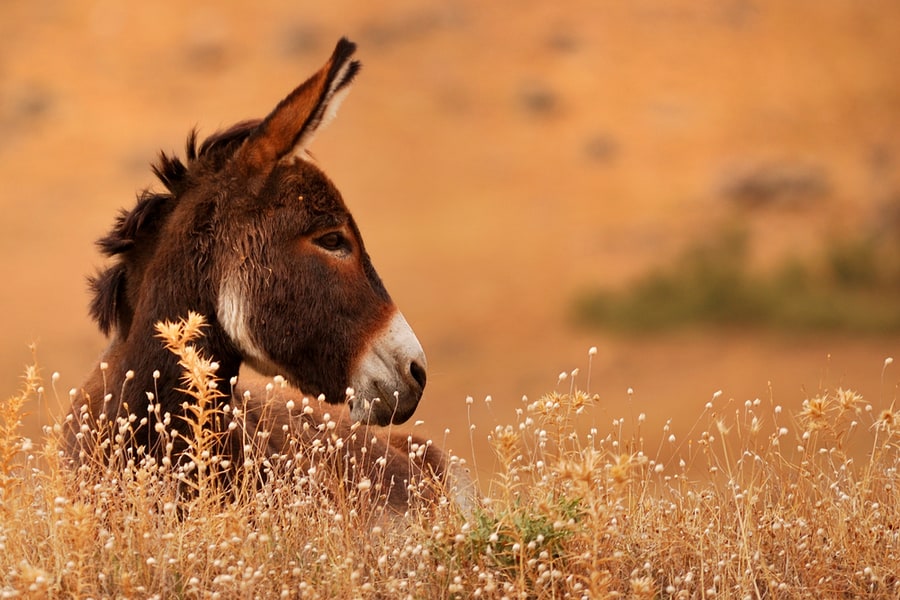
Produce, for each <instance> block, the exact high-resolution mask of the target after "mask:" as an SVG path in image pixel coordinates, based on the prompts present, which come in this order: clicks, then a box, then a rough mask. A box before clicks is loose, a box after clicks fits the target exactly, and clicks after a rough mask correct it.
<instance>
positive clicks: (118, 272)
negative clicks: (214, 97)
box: [88, 120, 260, 335]
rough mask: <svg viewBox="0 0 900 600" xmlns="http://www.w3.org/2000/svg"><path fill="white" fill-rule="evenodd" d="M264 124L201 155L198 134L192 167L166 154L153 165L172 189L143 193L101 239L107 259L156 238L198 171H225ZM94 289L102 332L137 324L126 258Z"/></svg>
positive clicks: (229, 133)
mask: <svg viewBox="0 0 900 600" xmlns="http://www.w3.org/2000/svg"><path fill="white" fill-rule="evenodd" d="M259 122H260V121H259V120H251V121H244V122H241V123H238V124H237V125H234V126H233V127H230V128H229V129H226V130H225V131H219V132H216V133H214V134H213V135H211V136H209V137H208V138H206V140H204V141H203V143H202V144H201V145H200V148H199V151H198V149H197V131H196V129H195V130H192V131H191V132H190V133H189V134H188V138H187V142H186V144H185V157H186V160H187V164H185V163H184V162H182V161H181V159H180V158H178V157H177V156H169V155H167V154H166V153H165V152H160V154H159V160H158V162H157V163H156V164H153V165H151V169H152V170H153V173H154V174H155V175H156V177H157V178H158V179H159V181H160V182H161V183H162V184H163V185H164V186H165V188H166V191H165V192H151V191H149V190H144V191H143V192H141V194H140V195H139V196H138V200H137V204H136V205H135V206H134V208H132V209H131V210H130V211H129V210H125V209H123V210H122V211H121V212H120V213H119V216H118V217H117V218H116V222H115V224H114V225H113V227H112V229H111V230H110V232H109V233H108V234H106V235H105V236H104V237H102V238H100V239H99V240H97V245H98V246H99V247H100V251H101V252H102V253H103V254H104V255H106V256H117V255H122V254H126V253H127V252H128V251H129V250H132V249H133V248H134V247H135V246H136V245H138V244H139V243H140V242H141V241H142V240H146V239H148V238H151V237H153V235H154V234H155V233H156V232H157V231H159V228H160V226H161V225H162V223H163V222H164V221H165V219H166V218H167V217H168V215H169V214H170V213H171V212H172V210H173V209H174V208H175V205H176V204H177V202H178V197H179V196H180V195H181V194H182V193H183V192H184V191H185V190H186V189H187V188H189V187H190V185H191V172H192V170H193V169H195V168H196V167H197V165H199V164H202V165H204V167H205V168H208V169H211V170H213V171H217V170H219V169H221V168H222V167H223V166H224V165H225V163H226V162H227V161H228V160H229V159H230V158H231V157H232V156H233V155H234V153H235V151H236V150H237V149H238V148H239V147H240V146H241V144H242V143H243V142H244V140H246V139H247V137H248V136H249V135H250V133H251V132H252V131H253V130H254V129H256V127H257V126H258V125H259ZM88 285H89V286H90V290H91V292H92V295H93V299H92V301H91V307H90V312H91V316H92V317H93V318H94V320H95V321H97V324H98V325H99V326H100V330H101V331H102V332H103V333H104V334H105V335H109V333H110V331H111V330H112V329H113V327H115V328H117V329H119V330H120V331H126V330H127V329H128V325H129V324H130V322H131V316H132V307H131V306H130V305H129V303H128V297H127V294H126V290H127V268H126V264H125V263H124V262H123V260H119V261H117V262H116V263H115V264H113V265H111V266H109V267H107V268H105V269H102V270H100V271H99V272H98V273H97V274H96V275H95V276H93V277H89V278H88Z"/></svg>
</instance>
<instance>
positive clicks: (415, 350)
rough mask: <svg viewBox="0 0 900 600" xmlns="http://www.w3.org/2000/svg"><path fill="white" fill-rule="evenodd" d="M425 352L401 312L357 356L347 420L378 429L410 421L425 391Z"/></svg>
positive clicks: (397, 312)
mask: <svg viewBox="0 0 900 600" xmlns="http://www.w3.org/2000/svg"><path fill="white" fill-rule="evenodd" d="M425 370H426V361H425V352H424V350H422V345H421V344H420V343H419V340H418V338H416V334H415V333H413V330H412V328H411V327H410V326H409V323H407V322H406V319H405V318H403V315H402V314H401V313H400V311H396V312H395V313H394V316H393V317H392V318H391V319H390V321H388V323H387V325H386V326H385V327H384V329H382V330H381V332H379V333H378V334H377V335H376V336H375V337H373V338H372V341H371V342H370V343H369V347H368V348H367V349H366V351H365V352H364V353H363V354H362V355H361V356H360V358H359V360H358V362H357V364H356V367H355V368H354V369H353V373H352V374H351V377H350V385H351V387H352V388H353V391H354V395H353V397H352V398H351V399H350V417H351V418H352V419H354V420H355V421H362V422H371V423H374V424H377V425H387V424H389V423H403V422H404V421H406V420H407V419H409V418H410V417H411V416H412V414H413V412H414V411H415V410H416V406H417V405H418V404H419V399H420V398H421V397H422V391H423V390H424V388H425Z"/></svg>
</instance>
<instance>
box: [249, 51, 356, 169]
mask: <svg viewBox="0 0 900 600" xmlns="http://www.w3.org/2000/svg"><path fill="white" fill-rule="evenodd" d="M355 50H356V44H354V43H353V42H351V41H349V40H347V39H346V38H341V40H340V41H339V42H338V43H337V46H335V48H334V53H333V54H332V55H331V58H330V59H328V62H327V63H325V66H323V67H322V68H321V69H320V70H319V71H318V72H317V73H316V74H315V75H313V76H312V77H310V78H309V79H307V80H306V81H304V82H303V83H302V84H300V86H299V87H298V88H297V89H295V90H294V91H293V92H291V93H290V95H288V97H287V98H285V99H284V100H282V101H281V102H280V103H279V104H278V106H276V107H275V110H273V111H272V112H271V113H270V114H269V116H267V117H266V118H265V119H263V121H262V123H260V124H259V127H258V128H257V129H256V131H254V132H253V133H252V134H251V135H250V137H248V138H247V141H246V142H244V145H243V146H242V147H241V148H240V150H238V153H237V155H236V158H237V159H238V164H242V163H243V164H246V165H248V166H249V167H251V168H252V169H254V170H257V171H268V170H269V169H271V167H272V166H273V165H274V164H275V163H276V162H277V161H279V160H281V159H282V158H284V157H285V156H288V155H292V154H300V153H302V152H303V151H304V150H305V149H306V148H307V147H308V146H309V143H310V142H311V141H312V138H313V136H315V134H316V131H318V130H319V129H320V128H321V127H323V126H324V125H326V124H327V123H328V122H329V121H330V120H331V119H333V118H334V116H335V115H336V114H337V109H338V107H339V106H340V104H341V101H342V100H343V99H344V98H345V97H346V95H347V92H349V91H350V83H351V82H352V81H353V77H354V76H355V75H356V73H357V72H358V71H359V66H360V65H359V62H358V61H355V60H350V57H351V56H353V52H354V51H355Z"/></svg>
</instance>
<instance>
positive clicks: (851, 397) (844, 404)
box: [835, 388, 863, 414]
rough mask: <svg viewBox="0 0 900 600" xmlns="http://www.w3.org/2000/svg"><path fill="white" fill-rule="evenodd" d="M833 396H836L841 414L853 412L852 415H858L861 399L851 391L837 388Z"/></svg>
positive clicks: (860, 409)
mask: <svg viewBox="0 0 900 600" xmlns="http://www.w3.org/2000/svg"><path fill="white" fill-rule="evenodd" d="M835 395H836V396H837V403H838V407H839V408H840V409H841V412H842V413H844V412H853V413H854V414H859V413H860V412H861V411H862V408H861V405H862V403H863V397H862V396H861V395H859V394H857V393H856V392H854V391H853V390H845V389H843V388H838V391H837V392H836V393H835Z"/></svg>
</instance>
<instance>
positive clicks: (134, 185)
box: [0, 0, 900, 468]
mask: <svg viewBox="0 0 900 600" xmlns="http://www.w3.org/2000/svg"><path fill="white" fill-rule="evenodd" d="M310 4H311V6H304V3H297V2H286V1H284V2H282V1H277V0H259V1H257V2H254V3H252V4H251V3H222V2H213V1H206V0H195V1H194V2H190V3H183V2H171V1H166V2H144V3H120V2H114V1H112V0H88V1H85V2H79V3H72V2H65V1H63V0H41V1H37V2H35V1H32V0H6V1H5V2H3V3H2V4H0V209H2V217H0V219H2V220H0V226H2V229H0V233H2V235H0V272H2V274H3V277H4V280H5V285H4V289H3V291H2V292H0V298H2V315H3V316H2V328H3V342H2V346H0V393H2V394H3V396H4V397H5V396H8V395H10V394H12V393H13V392H14V391H15V390H16V388H17V386H18V382H19V379H18V378H19V375H20V374H21V372H22V367H23V365H24V364H25V363H26V362H28V361H29V360H30V356H31V355H30V351H29V349H28V346H29V344H31V343H32V342H35V343H36V344H37V353H38V358H39V362H40V365H41V366H42V369H43V372H44V374H45V375H49V374H50V373H51V372H53V371H59V372H60V373H61V374H62V375H61V379H60V383H59V396H60V397H64V396H65V395H66V390H68V389H69V388H70V387H74V386H77V385H79V383H80V381H81V378H82V376H83V374H85V373H86V372H87V371H88V370H89V368H90V366H91V364H92V363H93V362H94V361H95V360H97V356H98V354H99V352H100V351H101V349H102V348H103V346H104V340H103V338H102V336H101V335H100V334H99V332H98V331H97V329H96V327H95V326H94V324H93V323H91V322H90V320H89V319H88V317H87V310H86V307H87V303H88V297H87V292H86V284H85V276H86V275H87V274H89V273H91V272H93V271H94V270H95V269H96V268H97V267H98V266H100V265H101V264H102V259H101V257H100V256H99V254H98V252H97V251H96V249H95V248H94V246H93V241H94V240H95V239H97V238H98V237H99V236H100V235H102V234H103V233H104V232H105V230H106V229H107V228H108V227H109V225H110V224H111V222H112V219H113V217H114V215H115V213H116V211H117V210H118V208H119V207H121V206H130V205H131V204H132V203H133V201H134V195H135V192H136V191H137V190H139V189H141V188H144V187H147V186H151V185H153V184H154V182H153V179H152V176H151V174H150V171H149V168H148V164H149V163H150V162H151V161H152V160H153V159H154V156H155V154H156V152H157V151H158V150H160V149H163V150H166V151H167V152H172V151H180V150H181V148H182V147H183V142H184V139H185V136H186V134H187V132H188V130H189V129H190V128H192V127H194V126H197V127H199V129H200V132H201V134H209V133H212V132H213V131H215V130H217V129H219V128H221V127H224V126H228V125H230V124H231V123H233V122H235V121H238V120H241V119H244V118H248V117H260V116H263V115H264V114H265V113H266V112H268V110H270V109H271V108H272V107H273V106H274V104H275V103H276V102H277V101H278V100H279V99H280V98H281V97H283V96H284V95H285V94H286V93H288V92H289V91H290V90H291V89H292V88H293V87H294V86H295V85H297V84H298V83H299V82H300V81H302V80H303V79H304V78H305V77H306V76H307V75H309V74H311V73H312V72H313V70H314V69H316V68H318V66H319V65H320V64H321V63H322V62H323V61H324V60H325V59H326V58H327V56H328V55H329V53H330V50H331V48H332V46H333V44H334V42H335V41H336V40H337V38H338V37H339V36H341V35H347V36H348V37H350V38H351V39H353V40H354V41H356V42H357V43H358V44H359V57H360V58H361V60H362V61H363V63H364V67H363V71H362V73H361V75H360V77H359V78H358V80H357V84H356V86H355V88H354V90H353V92H352V94H351V96H350V98H349V99H348V100H347V102H346V103H345V104H344V106H343V107H342V110H341V114H340V117H339V118H338V119H337V120H336V121H335V122H334V123H333V124H332V125H331V126H330V128H329V130H328V131H327V132H324V133H322V134H321V135H320V136H318V137H317V139H316V142H315V145H314V148H313V152H314V153H315V155H316V157H317V159H318V161H319V162H320V164H321V165H323V166H324V168H325V170H326V171H327V172H328V173H329V175H330V176H331V177H332V178H333V179H334V181H335V182H336V183H337V185H338V187H339V188H340V189H341V190H342V192H343V194H344V196H345V198H346V200H347V202H348V204H349V205H350V207H351V209H352V210H353V212H354V214H355V216H356V217H357V219H358V222H359V223H360V227H361V229H362V231H363V235H364V237H365V240H366V243H367V245H368V248H369V250H370V253H371V255H372V256H373V259H374V261H375V264H376V267H377V268H378V270H379V272H380V274H381V275H382V277H383V279H384V280H385V281H386V283H387V285H388V288H389V290H390V291H391V293H392V295H393V296H394V298H395V300H396V301H397V303H398V305H399V306H400V307H401V309H402V310H403V311H404V313H405V314H406V315H407V318H408V320H409V321H410V323H411V324H412V325H413V327H414V328H415V329H416V331H417V333H418V335H419V337H420V339H421V341H422V343H423V345H424V346H425V349H426V351H427V353H428V358H429V387H428V390H427V393H426V397H425V399H424V401H423V404H422V407H421V409H420V412H419V413H418V416H419V417H420V418H421V419H423V420H424V421H425V425H423V426H421V427H423V428H425V429H427V431H429V432H431V433H432V434H433V436H434V437H435V438H440V439H441V440H443V443H446V444H447V445H449V446H450V447H451V448H453V449H454V450H456V451H457V452H459V453H462V454H464V455H465V454H467V453H469V451H470V442H469V434H470V432H469V421H470V420H471V421H472V422H474V423H475V424H476V434H475V436H474V437H475V438H476V446H477V451H478V453H479V458H480V465H479V466H480V467H483V468H484V467H486V466H487V465H486V463H488V462H489V461H490V458H489V457H488V456H489V455H487V454H483V451H484V450H485V442H484V441H483V438H484V434H486V433H487V432H488V431H489V430H490V429H492V428H493V426H494V424H495V423H506V422H510V421H511V420H512V418H513V417H512V413H513V410H514V408H516V407H519V406H520V402H521V400H520V398H521V397H522V395H528V396H529V397H532V398H533V397H536V396H538V395H540V394H542V393H544V392H547V391H549V390H551V389H553V388H554V387H555V386H556V383H557V375H558V373H560V372H561V371H564V370H566V371H568V370H571V369H573V368H580V370H581V373H580V375H579V381H580V382H581V383H582V385H587V373H588V348H589V347H591V346H596V347H597V348H598V354H597V356H596V357H594V360H593V362H592V364H591V368H590V377H591V379H590V388H591V391H595V392H597V393H598V394H600V397H601V406H600V408H599V410H598V411H596V413H595V415H594V416H593V417H591V418H592V419H596V420H597V421H598V422H599V423H600V424H605V423H606V422H607V419H612V418H613V417H619V416H624V417H629V416H631V417H634V416H635V415H637V414H638V413H640V412H644V413H647V417H648V418H647V423H646V425H645V427H644V431H645V432H646V433H647V435H648V437H649V438H651V439H654V436H656V435H657V433H661V428H662V425H663V423H665V421H666V420H668V419H673V420H674V422H673V428H674V429H675V430H676V432H682V433H683V432H686V431H687V430H688V429H689V428H690V427H691V426H692V425H693V424H694V421H695V419H696V417H697V416H698V415H699V414H700V413H701V411H702V407H703V405H704V404H705V403H706V402H707V401H708V400H709V399H710V397H711V396H712V394H713V393H714V392H715V391H717V390H722V392H723V400H722V401H723V402H724V401H725V400H727V399H729V398H733V399H735V400H736V401H737V402H739V403H742V402H743V401H744V400H745V399H749V398H755V397H762V398H765V399H769V398H772V399H774V401H776V402H778V403H781V404H784V405H786V406H792V405H798V404H799V402H800V401H801V400H802V399H803V398H804V397H806V394H808V393H814V392H815V391H817V390H819V389H820V388H823V387H836V386H838V385H843V386H850V387H854V388H856V389H858V390H859V391H860V392H862V393H863V394H864V395H865V396H866V398H867V399H868V400H869V401H870V402H872V403H873V404H874V405H875V406H876V407H880V406H886V405H889V404H890V403H891V402H892V401H893V400H894V399H895V396H896V392H895V389H896V384H897V382H898V380H900V375H898V371H897V368H898V367H897V365H893V366H891V367H888V368H887V369H886V370H883V361H884V359H885V357H887V356H893V355H895V354H898V351H900V339H896V338H890V337H886V336H874V337H866V338H860V337H854V336H834V335H824V334H822V335H805V336H802V337H797V336H785V335H777V334H774V333H771V332H753V331H742V332H684V333H679V334H670V335H666V336H663V337H632V336H623V335H612V334H609V333H607V332H603V331H584V330H577V329H575V328H573V326H572V325H571V324H570V323H569V320H568V317H567V315H568V310H569V307H570V305H571V302H572V299H573V297H574V296H575V294H576V293H577V292H578V291H579V290H583V289H585V288H589V287H592V286H597V285H607V286H621V285H624V284H626V283H627V282H628V281H629V280H631V279H633V278H634V277H636V276H637V275H639V274H640V273H642V272H644V271H645V270H646V269H647V268H648V267H650V266H653V265H658V264H661V263H663V262H664V261H666V260H667V259H668V258H670V257H671V256H672V255H673V254H674V253H676V252H677V251H678V250H679V249H680V248H683V247H684V246H685V245H686V244H688V243H690V242H691V241H692V240H696V239H703V238H704V237H708V236H710V235H713V234H714V233H715V232H716V231H718V230H719V229H720V228H722V227H724V226H726V224H728V223H731V222H734V221H739V222H740V223H741V224H742V225H743V226H745V227H746V228H747V229H748V230H749V231H750V232H751V234H752V238H751V239H752V242H753V249H754V259H755V260H756V261H757V262H758V263H759V265H761V266H762V267H765V265H767V264H771V263H773V262H776V261H778V260H779V259H781V258H783V257H785V256H804V255H809V254H812V253H814V252H815V251H816V249H817V248H818V247H819V243H820V242H821V241H822V240H823V239H825V238H827V237H828V236H830V235H836V234H840V233H846V232H852V231H855V230H863V229H865V228H867V227H873V226H875V225H877V223H878V221H879V219H881V218H883V216H884V215H883V207H884V206H886V205H887V204H886V203H889V202H890V201H891V200H892V199H896V198H898V197H900V135H898V134H900V76H898V71H897V57H898V56H900V8H898V5H897V4H896V3H892V2H878V1H872V2H865V3H859V2H852V1H850V0H833V1H829V2H822V1H821V0H794V1H792V2H780V1H777V0H771V1H753V0H726V1H721V2H720V1H715V2H713V1H710V2H697V1H695V0H680V1H675V2H666V3H657V2H651V1H646V0H634V1H630V2H615V1H610V2H597V1H596V0H569V1H567V2H553V3H551V2H538V1H536V0H516V1H513V0H497V1H495V2H490V3H483V2H477V1H476V0H457V1H432V0H428V1H425V2H422V1H415V2H414V1H412V0H404V1H398V2H391V3H389V4H386V3H377V4H376V3H370V2H362V1H339V2H329V3H310ZM773 170H774V172H776V173H778V174H779V175H778V176H777V177H781V179H778V180H777V181H776V187H775V189H774V191H772V190H769V191H766V190H763V192H760V193H759V194H758V196H759V197H755V196H754V197H753V198H751V200H752V202H750V204H749V205H748V204H747V203H746V202H744V203H741V202H739V201H735V197H734V196H735V194H734V193H733V190H734V189H735V185H740V184H741V182H744V181H746V180H747V178H748V177H750V176H752V174H753V173H757V174H758V173H764V174H765V173H771V172H773ZM748 174H750V175H748ZM777 177H776V179H777ZM785 181H786V182H787V183H785ZM729 190H731V191H729ZM873 224H874V225H873ZM898 358H900V356H898ZM628 388H632V389H633V392H634V393H633V394H631V395H629V394H627V393H626V390H627V389H628ZM469 395H471V396H473V397H474V398H475V399H476V402H475V403H474V404H473V405H472V407H471V408H470V409H469V411H471V412H470V414H467V412H468V411H467V406H466V402H465V398H466V397H467V396H469ZM486 395H491V397H492V402H491V403H490V405H487V404H485V403H484V402H483V399H484V397H485V396H486ZM46 408H47V411H48V412H49V413H51V414H59V412H60V409H59V408H58V406H57V403H56V400H55V399H54V397H53V394H52V393H49V392H48V402H47V406H46ZM47 418H49V417H47V416H46V415H41V416H40V418H39V417H38V415H35V416H34V417H33V418H32V419H31V420H30V421H29V424H28V426H29V430H30V431H36V428H37V423H38V422H39V421H40V420H44V421H46V419H47ZM445 427H449V428H450V429H451V433H450V434H449V436H446V437H445V436H444V434H443V433H442V432H443V430H444V428H445ZM35 435H36V434H35Z"/></svg>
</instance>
